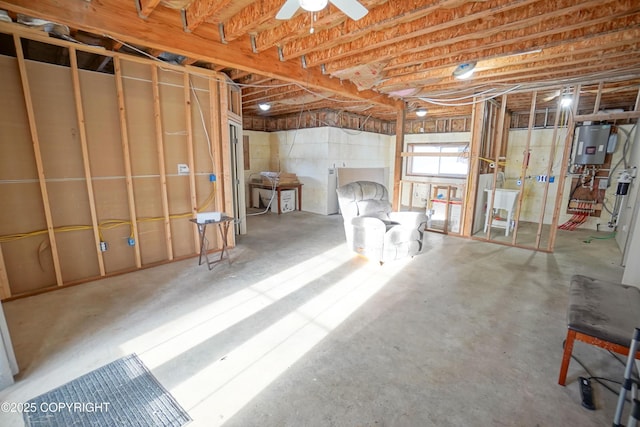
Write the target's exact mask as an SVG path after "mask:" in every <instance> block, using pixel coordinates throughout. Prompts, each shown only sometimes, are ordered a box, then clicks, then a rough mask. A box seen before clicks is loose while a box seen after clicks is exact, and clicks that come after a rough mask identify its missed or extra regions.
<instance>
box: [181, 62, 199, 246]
mask: <svg viewBox="0 0 640 427" xmlns="http://www.w3.org/2000/svg"><path fill="white" fill-rule="evenodd" d="M183 86H184V115H185V122H186V124H187V162H188V164H189V195H190V198H191V213H192V214H193V216H194V218H195V215H196V213H198V197H197V195H196V171H195V167H196V166H195V159H194V155H193V118H192V117H191V81H190V79H189V73H187V72H185V73H184V74H183ZM193 244H194V251H195V252H196V253H198V252H199V251H200V233H199V232H198V225H197V224H193Z"/></svg>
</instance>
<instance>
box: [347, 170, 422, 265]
mask: <svg viewBox="0 0 640 427" xmlns="http://www.w3.org/2000/svg"><path fill="white" fill-rule="evenodd" d="M336 192H337V193H338V204H339V206H340V211H341V213H342V217H343V219H344V231H345V235H346V239H347V246H348V247H349V248H351V249H352V250H353V251H355V252H357V253H359V254H361V255H364V256H366V257H367V258H368V259H370V260H372V261H378V262H380V263H381V264H382V263H384V262H386V261H391V260H395V259H400V258H404V257H407V256H414V255H417V254H419V253H421V252H422V250H423V249H424V240H423V239H424V227H425V225H426V223H427V215H426V214H425V213H422V212H392V211H391V203H389V193H388V192H387V189H386V188H385V186H384V185H382V184H378V183H376V182H370V181H356V182H352V183H349V184H346V185H343V186H342V187H339V188H338V189H337V190H336Z"/></svg>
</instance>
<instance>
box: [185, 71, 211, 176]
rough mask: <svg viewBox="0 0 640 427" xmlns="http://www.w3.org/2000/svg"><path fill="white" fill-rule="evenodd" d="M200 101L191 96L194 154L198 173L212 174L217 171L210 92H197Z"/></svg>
mask: <svg viewBox="0 0 640 427" xmlns="http://www.w3.org/2000/svg"><path fill="white" fill-rule="evenodd" d="M200 80H201V79H200ZM195 93H196V95H197V97H198V98H197V99H198V101H197V102H196V98H195V96H194V95H193V93H192V94H191V98H192V100H193V102H192V103H191V115H192V123H193V145H194V147H193V153H194V157H195V171H196V173H206V174H210V173H213V172H214V171H215V168H214V164H213V163H214V153H213V148H212V147H210V140H211V138H212V137H213V135H212V131H211V108H210V105H209V98H210V97H209V91H208V90H207V91H203V90H196V91H195Z"/></svg>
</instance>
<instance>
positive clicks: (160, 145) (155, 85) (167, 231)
mask: <svg viewBox="0 0 640 427" xmlns="http://www.w3.org/2000/svg"><path fill="white" fill-rule="evenodd" d="M151 89H152V91H153V119H154V124H155V129H156V152H157V153H158V170H159V171H160V199H161V200H162V216H163V217H164V221H163V222H164V235H165V248H166V253H167V259H168V260H170V261H171V260H173V245H172V240H171V219H170V217H169V216H170V215H169V197H168V191H167V170H166V164H165V157H164V129H163V127H162V110H161V108H160V83H159V81H158V66H157V65H156V64H151Z"/></svg>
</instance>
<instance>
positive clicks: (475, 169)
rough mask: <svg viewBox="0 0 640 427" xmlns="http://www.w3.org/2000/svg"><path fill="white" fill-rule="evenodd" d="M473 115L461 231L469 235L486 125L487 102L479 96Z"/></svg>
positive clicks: (475, 99) (464, 234) (475, 100)
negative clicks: (483, 132) (482, 100)
mask: <svg viewBox="0 0 640 427" xmlns="http://www.w3.org/2000/svg"><path fill="white" fill-rule="evenodd" d="M473 100H474V104H473V110H472V116H471V147H469V151H470V156H471V157H470V159H469V174H468V176H467V182H466V186H465V187H466V195H465V203H464V217H463V218H464V221H463V224H462V228H461V230H460V233H461V234H462V235H463V236H466V237H469V236H471V234H472V231H473V213H474V212H475V209H476V208H477V200H476V193H477V191H478V179H479V166H478V165H479V159H480V150H481V148H482V130H483V126H484V120H483V117H484V113H485V110H486V108H487V107H486V103H485V102H480V100H479V99H478V98H474V99H473Z"/></svg>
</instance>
